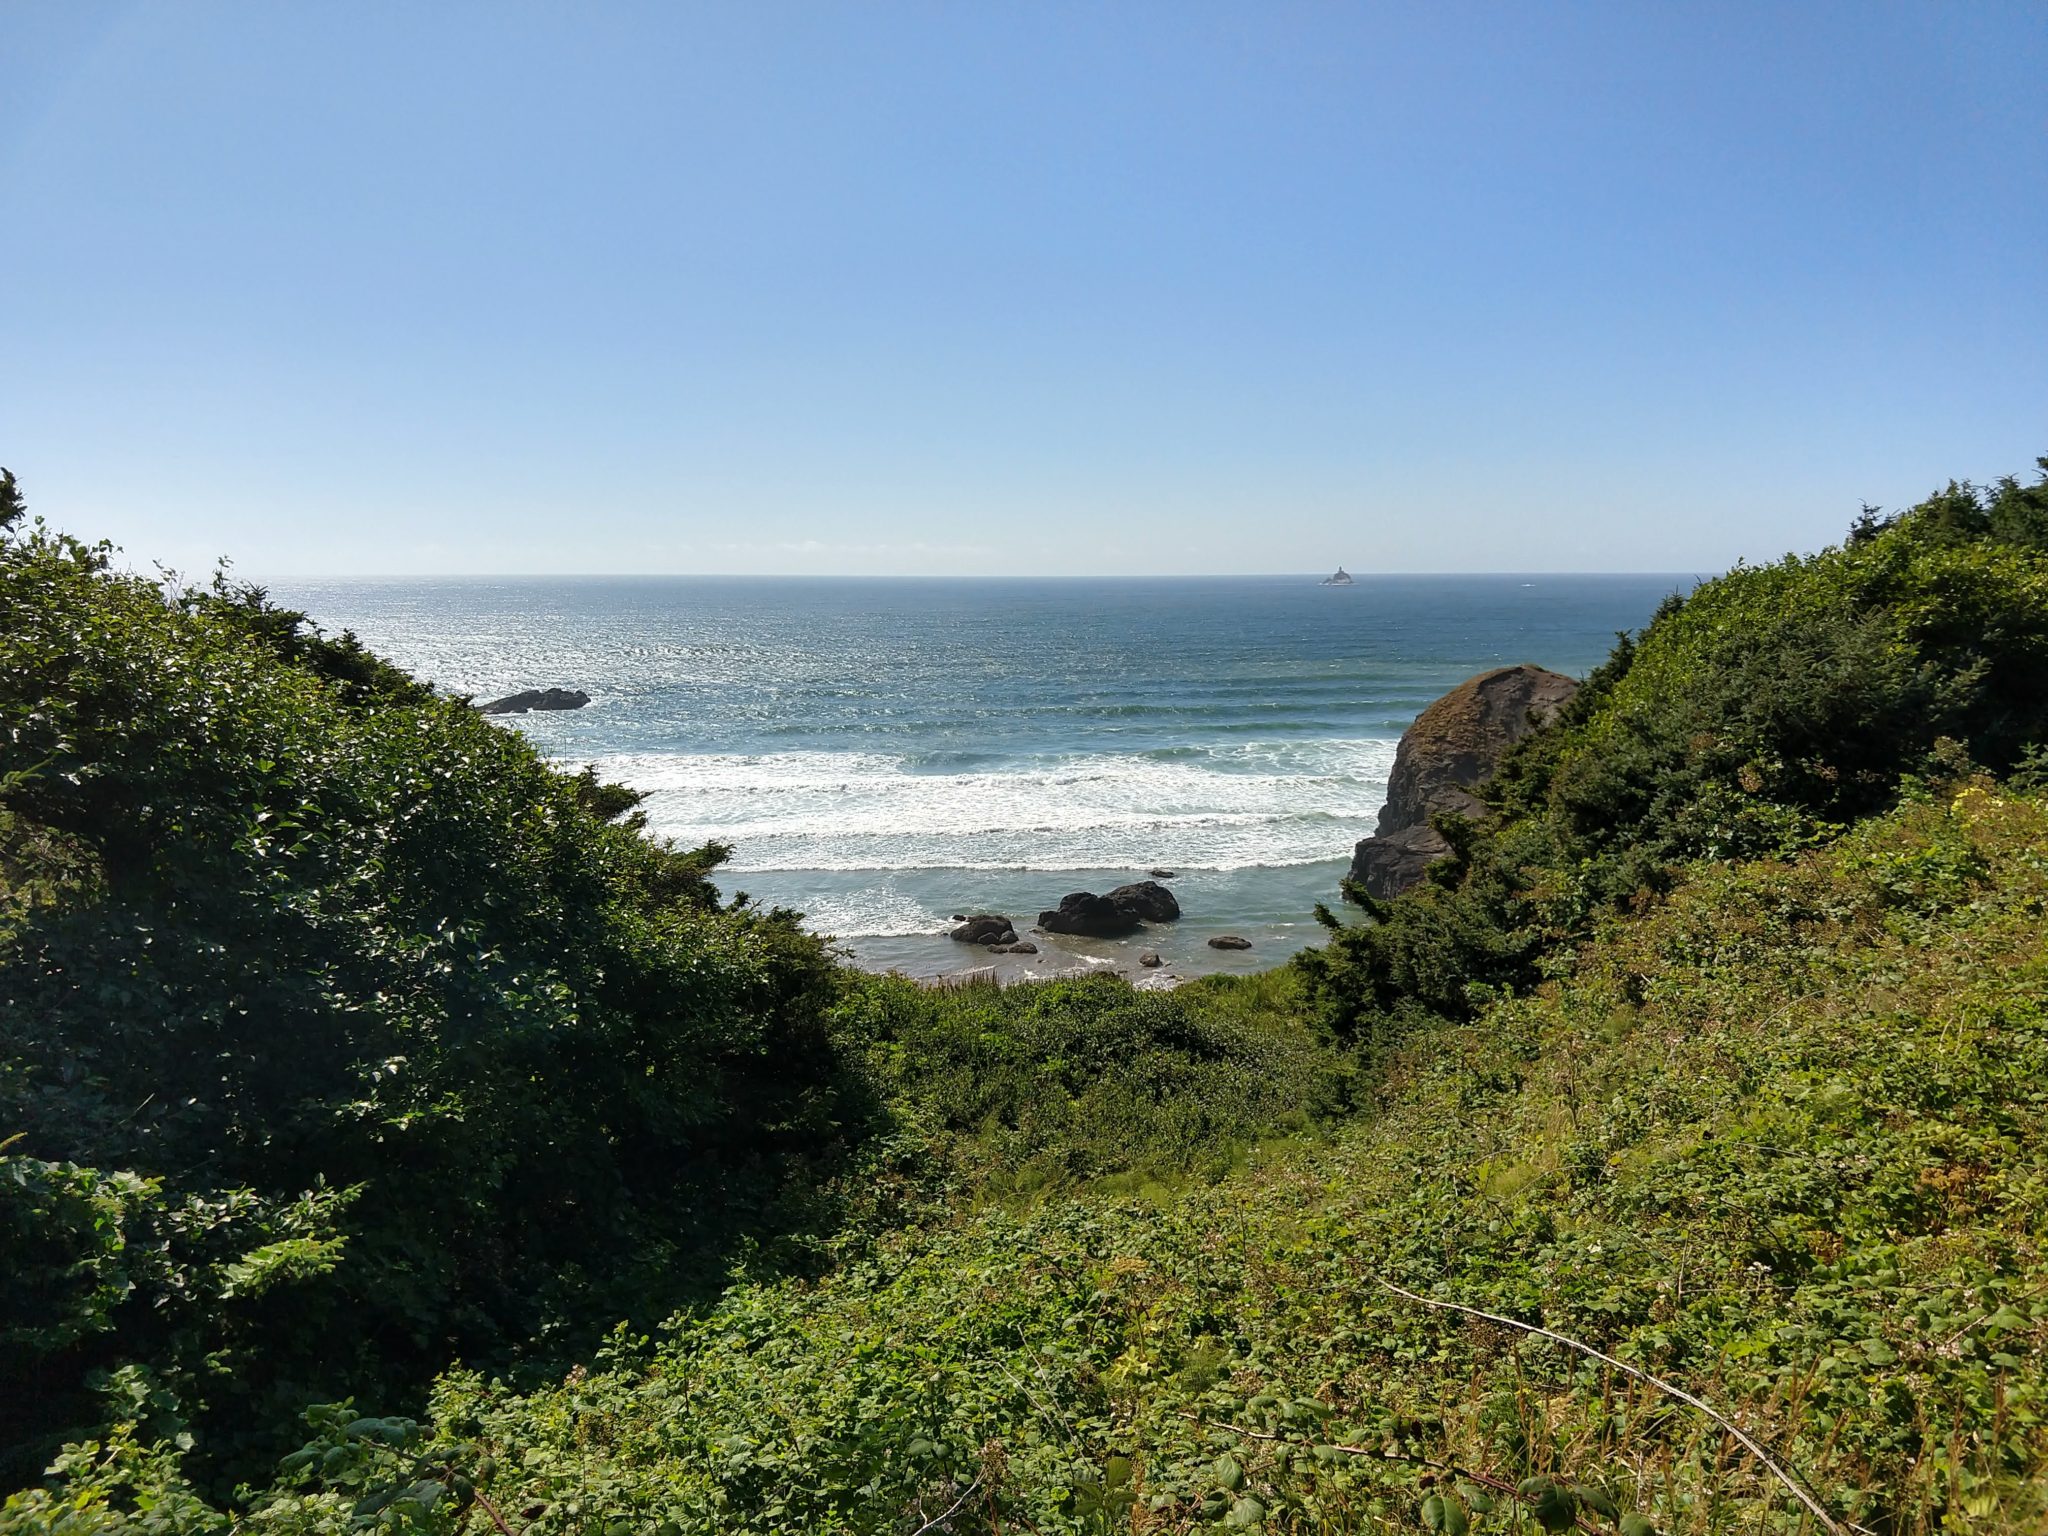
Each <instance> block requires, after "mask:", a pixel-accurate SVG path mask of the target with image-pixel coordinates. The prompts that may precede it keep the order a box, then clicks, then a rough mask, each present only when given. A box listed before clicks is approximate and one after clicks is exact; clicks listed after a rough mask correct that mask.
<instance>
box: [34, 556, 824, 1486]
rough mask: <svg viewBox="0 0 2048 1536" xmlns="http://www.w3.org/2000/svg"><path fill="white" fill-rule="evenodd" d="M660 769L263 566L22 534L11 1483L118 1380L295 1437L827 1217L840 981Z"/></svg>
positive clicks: (667, 1301) (664, 1292)
mask: <svg viewBox="0 0 2048 1536" xmlns="http://www.w3.org/2000/svg"><path fill="white" fill-rule="evenodd" d="M632 798H633V797H632V796H631V795H630V794H622V792H617V791H612V790H608V789H607V788H606V787H605V786H601V785H598V784H597V783H596V782H595V780H594V779H593V778H590V777H589V776H583V777H571V776H565V775H563V774H560V773H557V772H555V771H553V770H551V769H550V768H548V767H547V766H546V765H545V764H544V763H543V762H541V761H540V759H539V758H538V757H537V756H536V755H535V754H534V753H533V752H532V751H531V750H530V749H529V748H528V747H527V746H526V745H525V743H524V741H523V740H522V739H521V738H520V737H519V736H517V735H516V734H514V733H511V732H507V731H504V730H501V729H498V728H496V727H494V726H492V725H490V724H489V723H487V722H485V721H483V720H481V719H479V718H478V717H477V716H476V714H475V713H474V712H473V711H472V710H470V709H469V708H467V707H466V706H465V705H464V704H463V703H462V702H461V701H453V700H447V699H442V698H437V697H435V696H433V695H432V694H431V693H430V692H428V691H427V690H426V689H424V688H422V687H421V686H420V685H418V684H416V683H413V682H412V681H411V680H410V679H408V678H406V677H404V676H403V675H402V674H399V673H397V672H395V671H394V670H393V669H391V668H389V667H388V666H385V665H384V664H383V663H381V662H378V661H376V660H375V658H373V657H370V656H369V655H368V654H367V653H366V652H364V651H363V650H362V649H361V647H359V646H357V645H356V644H355V643H354V641H353V640H352V639H350V638H349V637H343V638H342V639H341V640H339V641H333V640H328V639H326V638H324V637H321V636H318V635H316V634H312V633H309V632H308V631H307V630H306V628H305V627H304V626H303V625H302V624H301V623H300V622H299V620H298V617H297V616H296V615H291V614H287V613H281V612H279V611H278V610H276V609H274V608H273V607H271V606H270V605H268V604H267V603H265V602H263V601H262V599H261V596H260V594H257V593H253V592H249V591H245V590H237V589H234V588H232V587H229V586H227V585H226V584H225V583H217V584H216V586H215V588H214V589H212V590H207V591H197V592H193V591H178V590H165V589H164V588H162V587H160V586H158V585H156V584H154V583H152V582H149V581H145V580H142V579H138V578H135V577H129V576H123V575H120V574H117V573H116V572H114V571H112V570H111V569H110V568H109V566H108V562H107V558H106V552H105V551H104V550H101V549H96V548H91V547H87V546H83V545H80V544H78V543H76V542H74V541H71V540H67V539H63V538H59V537H53V536H50V535H47V534H44V533H42V532H41V531H38V530H34V529H24V528H21V527H20V526H18V525H17V527H16V528H15V529H14V531H13V533H12V534H11V535H10V536H7V537H5V538H4V539H0V1137H4V1138H5V1139H6V1140H7V1141H8V1148H7V1150H8V1152H9V1153H10V1157H9V1160H8V1163H7V1165H6V1170H5V1175H4V1177H0V1231H6V1232H7V1233H8V1234H9V1237H10V1240H9V1241H8V1242H6V1243H5V1245H4V1246H0V1288H4V1291H5V1294H6V1295H7V1296H8V1298H9V1303H10V1306H9V1313H10V1315H9V1318H8V1320H7V1326H6V1330H5V1333H4V1335H0V1356H4V1358H0V1376H4V1378H5V1379H6V1380H8V1381H10V1382H26V1383H29V1384H31V1390H29V1391H26V1392H14V1391H9V1392H7V1393H4V1394H0V1397H4V1398H5V1401H6V1407H5V1409H4V1410H0V1414H4V1422H0V1444H4V1445H7V1446H10V1447H12V1448H14V1449H13V1455H12V1459H11V1460H10V1462H9V1464H8V1466H7V1468H6V1470H7V1471H8V1473H9V1474H11V1475H12V1476H14V1477H16V1478H19V1477H22V1476H26V1475H28V1474H29V1473H31V1472H33V1471H34V1470H35V1469H36V1467H37V1466H39V1465H40V1462H41V1461H42V1460H44V1459H47V1452H48V1451H50V1450H53V1449H54V1448H55V1444H56V1442H55V1440H54V1439H52V1438H51V1437H52V1436H54V1435H56V1434H58V1433H60V1432H62V1431H65V1430H67V1429H71V1428H74V1427H76V1426H78V1425H79V1424H81V1423H87V1424H89V1423H90V1422H92V1421H93V1419H94V1417H95V1411H94V1409H93V1407H92V1405H91V1404H89V1403H88V1402H87V1401H86V1399H85V1396H84V1394H85V1391H86V1388H87V1384H88V1382H89V1381H90V1380H92V1379H93V1378H94V1374H95V1372H96V1371H98V1370H100V1369H102V1368H104V1367H109V1366H113V1365H116V1364H120V1363H123V1362H140V1363H145V1364H147V1365H149V1366H150V1367H151V1368H152V1369H154V1370H155V1371H156V1372H157V1373H158V1375H159V1377H160V1378H161V1381H162V1383H163V1384H165V1385H167V1386H169V1387H170V1388H172V1389H174V1391H175V1395H176V1397H177V1399H178V1401H179V1403H180V1404H181V1409H182V1411H183V1412H184V1413H185V1414H187V1415H190V1416H193V1417H195V1418H200V1419H203V1420H205V1421H206V1422H207V1423H208V1424H209V1425H211V1427H212V1429H213V1433H212V1434H211V1435H210V1436H209V1437H208V1439H207V1442H206V1443H207V1444H208V1446H209V1447H210V1448H211V1449H212V1450H214V1451H215V1452H217V1453H221V1454H225V1455H232V1454H233V1451H234V1447H235V1442H234V1439H233V1436H234V1434H235V1433H237V1432H239V1431H240V1430H242V1429H244V1428H247V1427H249V1426H251V1425H252V1424H257V1423H267V1425H268V1428H267V1431H266V1433H267V1434H269V1435H272V1436H274V1435H275V1433H276V1432H277V1430H278V1428H279V1426H280V1424H281V1423H284V1422H288V1421H289V1419H290V1418H291V1417H295V1416H296V1413H297V1411H298V1407H299V1405H301V1404H303V1403H304V1402H306V1401H308V1400H312V1399H314V1398H317V1397H323V1396H327V1397H331V1396H335V1395H338V1394H340V1393H342V1392H344V1391H348V1390H367V1389H376V1390H379V1391H380V1392H386V1393H388V1392H389V1391H390V1390H391V1389H392V1388H393V1387H395V1386H399V1385H401V1384H403V1383H406V1382H420V1381H423V1380H424V1378H425V1377H426V1375H428V1374H429V1373H430V1372H431V1371H432V1370H434V1369H436V1368H438V1367H439V1366H441V1365H442V1364H444V1363H445V1362H447V1361H448V1360H450V1359H452V1358H455V1357H457V1356H462V1355H468V1356H472V1357H474V1356H478V1355H484V1356H489V1355H492V1354H494V1353H496V1352H498V1351H499V1350H501V1349H502V1348H503V1347H505V1346H507V1345H510V1344H517V1345H520V1346H526V1345H528V1344H530V1343H531V1342H532V1341H543V1342H544V1341H547V1340H548V1339H550V1338H551V1337H557V1336H560V1337H561V1338H563V1339H564V1340H565V1341H566V1339H568V1338H573V1337H575V1336H577V1333H578V1330H581V1329H586V1328H588V1327H590V1326H592V1325H593V1323H601V1324H604V1325H608V1324H609V1323H611V1322H612V1321H614V1320H616V1319H617V1318H618V1317H622V1316H636V1317H644V1318H647V1319H649V1320H652V1319H656V1318H659V1317H660V1316H662V1315H664V1314H665V1313H666V1312H667V1311H668V1310H669V1309H670V1308H671V1307H673V1306H674V1305H675V1304H676V1303H677V1302H678V1301H680V1300H683V1299H686V1298H688V1297H690V1296H692V1295H698V1294H703V1293H704V1292H705V1291H706V1290H708V1289H711V1288H715V1287H716V1286H717V1285H718V1284H720V1283H722V1282H723V1280H724V1278H725V1276H726V1271H727V1269H728V1267H729V1266H730V1264H731V1263H732V1262H733V1261H734V1256H735V1253H736V1248H735V1245H736V1244H741V1243H743V1242H744V1243H745V1244H746V1245H748V1246H749V1251H753V1252H757V1253H758V1252H759V1251H760V1249H761V1245H762V1243H763V1242H767V1241H772V1240H773V1238H774V1237H775V1234H777V1233H779V1232H786V1231H790V1230H792V1229H794V1228H797V1227H800V1226H801V1225H802V1223H803V1220H804V1216H805V1212H804V1210H803V1205H804V1203H805V1202H807V1201H810V1200H812V1199H814V1198H815V1188H816V1185H817V1182H818V1179H819V1176H820V1171H821V1169H820V1160H821V1159H823V1160H826V1162H829V1160H830V1157H831V1156H832V1155H833V1152H834V1150H835V1148H836V1147H838V1146H839V1144H840V1143H841V1142H842V1140H843V1137H842V1133H841V1127H840V1125H839V1124H838V1123H837V1120H838V1118H839V1117H841V1116H843V1115H845V1114H848V1113H861V1112H864V1111H862V1110H861V1109H860V1105H859V1102H858V1099H857V1097H856V1098H851V1099H850V1098H848V1096H847V1095H846V1094H845V1093H843V1092H841V1091H840V1085H839V1083H838V1068H837V1065H836V1057H835V1054H834V1052H833V1051H832V1049H831V1047H830V1045H829V1042H828V1041H827V1038H826V1035H825V1030H824V1023H823V1014H824V1008H825V1003H826V1000H827V998H828V996H829V993H830V990H831V971H830V968H829V965H828V962H827V959H826V957H825V956H824V954H823V952H822V950H821V949H820V947H819V946H818V945H817V944H816V943H815V942H814V941H812V940H811V939H809V938H807V937H806V936H804V935H803V934H802V933H801V932H800V931H799V930H798V929H797V928H796V927H795V925H794V922H793V920H792V919H791V918H790V917H789V916H788V915H786V914H775V913H757V912H753V911H727V910H721V909H720V907H719V905H718V902H717V900H716V897H715V892H714V891H713V890H712V888H711V887H710V886H709V885H708V884H707V883H706V882H705V880H704V879H703V875H704V874H705V872H706V871H707V869H708V868H709V867H710V866H711V864H712V863H714V862H715V855H716V850H711V851H709V852H699V853H697V854H685V853H679V852H676V851H672V850H669V849H666V848H664V847H661V846H658V845H656V844H655V843H653V842H650V841H649V840H647V839H646V838H645V837H643V836H641V835H639V834H638V833H637V832H636V831H634V830H632V829H630V828H628V827H622V826H618V825H613V824H608V823H607V819H606V818H607V817H608V816H611V817H616V816H618V815H620V814H621V813H624V812H626V811H628V810H629V809H630V805H631V801H632Z"/></svg>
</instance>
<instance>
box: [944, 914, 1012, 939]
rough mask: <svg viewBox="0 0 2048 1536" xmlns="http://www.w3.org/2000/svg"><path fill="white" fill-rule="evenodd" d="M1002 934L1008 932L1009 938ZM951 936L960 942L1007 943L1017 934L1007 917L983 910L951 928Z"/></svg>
mask: <svg viewBox="0 0 2048 1536" xmlns="http://www.w3.org/2000/svg"><path fill="white" fill-rule="evenodd" d="M1004 934H1008V935H1009V938H1004V937H1003V935H1004ZM952 937H954V938H956V939H958V940H959V941H960V942H961V943H962V944H1008V943H1011V942H1013V941H1014V940H1015V939H1016V937H1017V935H1016V932H1015V930H1014V929H1013V928H1012V927H1011V924H1010V920H1009V919H1008V918H1007V917H1000V916H998V915H997V914H995V913H993V912H984V913H982V914H981V915H980V916H978V917H970V918H968V919H967V920H966V921H965V922H963V923H961V925H960V926H959V927H958V928H955V929H954V930H953V933H952Z"/></svg>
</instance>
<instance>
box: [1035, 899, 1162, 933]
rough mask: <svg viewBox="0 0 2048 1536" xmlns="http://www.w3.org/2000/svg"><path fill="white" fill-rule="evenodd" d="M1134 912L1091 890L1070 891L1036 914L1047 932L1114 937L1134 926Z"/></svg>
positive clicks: (1135, 924) (1136, 920)
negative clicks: (1051, 907) (1057, 903)
mask: <svg viewBox="0 0 2048 1536" xmlns="http://www.w3.org/2000/svg"><path fill="white" fill-rule="evenodd" d="M1138 922H1139V918H1138V914H1137V913H1136V912H1134V911H1132V910H1131V909H1130V908H1129V907H1120V906H1118V905H1117V904H1116V903H1115V902H1114V901H1111V900H1110V899H1109V898H1108V897H1107V896H1098V895H1096V894H1095V893H1094V892H1093V891H1073V892H1070V893H1069V894H1067V895H1065V896H1062V897H1061V898H1060V904H1059V905H1058V906H1057V907H1055V908H1053V909H1052V910H1050V911H1046V912H1041V913H1039V914H1038V926H1039V927H1041V928H1043V929H1044V930H1045V931H1046V932H1047V933H1077V934H1080V935H1082V936H1084V937H1086V938H1091V939H1114V938H1118V937H1120V936H1121V935H1123V934H1126V933H1129V932H1130V931H1131V930H1132V929H1133V928H1136V927H1137V926H1138Z"/></svg>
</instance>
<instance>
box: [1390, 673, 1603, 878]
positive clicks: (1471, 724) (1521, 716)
mask: <svg viewBox="0 0 2048 1536" xmlns="http://www.w3.org/2000/svg"><path fill="white" fill-rule="evenodd" d="M1578 691H1579V685H1578V683H1577V682H1575V681H1574V680H1573V679H1571V678H1569V677H1566V676H1565V675H1564V674H1563V673H1560V672H1548V671H1545V670H1544V669H1543V668H1542V667H1531V666H1520V667H1500V668H1497V669H1496V670H1494V671H1492V672H1482V673H1480V674H1479V675H1478V676H1477V677H1472V678H1467V679H1466V680H1465V681H1464V682H1462V683H1460V684H1459V685H1458V686H1457V687H1455V688H1453V689H1452V690H1451V691H1450V692H1449V693H1447V694H1445V695H1444V696H1443V697H1442V698H1440V699H1438V700H1437V701H1436V702H1435V703H1434V704H1432V705H1430V706H1429V708H1427V709H1425V710H1424V711H1423V712H1422V713H1421V714H1420V715H1418V716H1417V717H1416V720H1415V723H1414V724H1413V725H1411V726H1409V727H1408V729H1407V731H1406V732H1405V733H1404V734H1403V735H1402V737H1401V745H1400V747H1399V748H1398V749H1397V750H1396V751H1395V753H1394V772H1393V775H1392V776H1391V777H1390V778H1389V779H1388V780H1387V804H1386V809H1384V810H1382V811H1381V812H1380V820H1379V829H1378V830H1377V831H1376V832H1375V833H1374V834H1373V835H1372V836H1371V837H1368V838H1366V839H1364V840H1363V841H1362V842H1360V843H1359V844H1358V846H1357V847H1356V848H1354V849H1353V850H1352V854H1351V871H1350V877H1351V878H1352V879H1353V880H1356V881H1357V882H1358V883H1359V884H1361V885H1363V886H1364V887H1365V889H1366V890H1367V891H1368V892H1369V893H1370V894H1371V895H1373V896H1376V897H1379V898H1381V899H1385V898H1386V897H1389V896H1396V895H1399V894H1400V893H1401V892H1402V891H1405V890H1407V889H1408V888H1409V887H1410V886H1412V885H1414V884H1415V883H1416V882H1417V881H1419V880H1421V878H1422V872H1423V871H1424V870H1425V869H1427V868H1428V867H1429V866H1430V865H1431V864H1432V863H1434V862H1435V861H1436V860H1438V859H1440V858H1442V857H1443V856H1444V855H1445V854H1446V853H1449V852H1450V845H1449V844H1448V843H1446V842H1445V841H1444V839H1443V835H1442V834H1441V833H1439V832H1438V831H1437V830H1436V829H1435V828H1434V827H1432V826H1431V825H1430V824H1429V819H1430V817H1432V816H1434V815H1437V814H1439V813H1442V812H1451V813H1455V814H1457V815H1460V816H1470V817H1473V818H1474V819H1475V820H1476V819H1478V818H1481V817H1484V816H1485V815H1486V806H1485V804H1484V802H1482V801H1481V800H1480V799H1479V797H1478V796H1477V795H1475V794H1474V793H1473V791H1474V790H1476V789H1478V788H1479V787H1480V786H1481V785H1482V784H1485V783H1486V782H1487V781H1488V780H1489V779H1491V778H1492V777H1493V776H1494V774H1495V772H1497V771H1498V770H1499V768H1500V763H1501V759H1502V758H1503V757H1505V756H1506V755H1507V752H1508V749H1509V748H1510V747H1512V746H1513V745H1514V744H1515V743H1516V742H1518V741H1520V740H1521V739H1522V738H1523V737H1524V736H1527V735H1528V734H1529V733H1530V732H1531V731H1535V730H1538V729H1540V728H1541V727H1543V726H1545V725H1547V724H1549V723H1550V721H1551V719H1552V718H1553V717H1554V716H1555V715H1556V714H1557V712H1558V710H1560V709H1562V708H1563V707H1564V705H1565V703H1566V701H1567V700H1569V699H1570V698H1571V696H1572V695H1573V694H1575V693H1577V692H1578Z"/></svg>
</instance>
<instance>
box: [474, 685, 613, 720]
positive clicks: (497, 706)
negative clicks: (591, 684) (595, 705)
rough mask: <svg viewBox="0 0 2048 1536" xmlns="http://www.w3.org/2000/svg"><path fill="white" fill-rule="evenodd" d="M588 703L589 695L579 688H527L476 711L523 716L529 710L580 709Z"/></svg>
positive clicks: (482, 706)
mask: <svg viewBox="0 0 2048 1536" xmlns="http://www.w3.org/2000/svg"><path fill="white" fill-rule="evenodd" d="M589 702H590V695H589V694H587V693H585V692H584V691H583V690H582V689H580V688H528V689H527V690H526V691H525V692H523V693H508V694H506V695H505V697H504V698H502V699H492V700H491V701H490V703H488V704H479V705H477V710H478V712H479V713H481V714H486V715H523V714H525V713H526V712H527V711H528V710H530V709H581V708H582V707H583V706H584V705H586V704H588V703H589Z"/></svg>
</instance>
